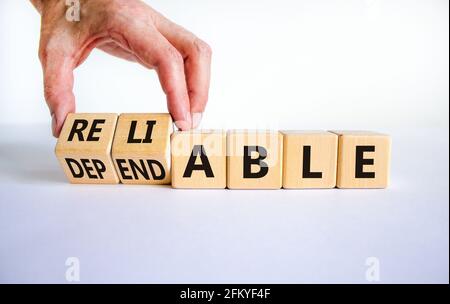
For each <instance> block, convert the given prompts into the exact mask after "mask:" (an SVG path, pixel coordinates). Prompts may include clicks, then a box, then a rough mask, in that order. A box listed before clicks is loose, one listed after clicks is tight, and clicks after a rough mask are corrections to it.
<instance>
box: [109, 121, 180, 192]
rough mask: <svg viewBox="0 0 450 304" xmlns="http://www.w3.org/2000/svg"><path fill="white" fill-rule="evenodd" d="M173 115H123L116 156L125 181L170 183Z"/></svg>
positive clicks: (115, 139)
mask: <svg viewBox="0 0 450 304" xmlns="http://www.w3.org/2000/svg"><path fill="white" fill-rule="evenodd" d="M172 131H173V126H172V118H171V116H170V115H169V114H166V113H163V114H150V113H149V114H121V115H120V116H119V119H118V122H117V128H116V133H115V136H114V142H113V147H112V158H113V161H114V165H115V167H116V170H117V174H118V175H119V178H120V180H121V182H122V183H124V184H143V185H161V184H169V183H170V179H171V178H170V135H171V134H172Z"/></svg>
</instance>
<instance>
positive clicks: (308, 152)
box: [281, 131, 338, 189]
mask: <svg viewBox="0 0 450 304" xmlns="http://www.w3.org/2000/svg"><path fill="white" fill-rule="evenodd" d="M281 133H282V134H283V142H284V146H283V188H285V189H303V188H334V187H336V166H337V150H338V136H337V135H336V134H334V133H330V132H325V131H282V132H281Z"/></svg>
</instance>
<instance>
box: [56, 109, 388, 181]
mask: <svg viewBox="0 0 450 304" xmlns="http://www.w3.org/2000/svg"><path fill="white" fill-rule="evenodd" d="M390 149H391V140H390V137H389V136H387V135H383V134H379V133H373V132H355V131H333V132H326V131H280V132H278V131H256V130H255V131H249V130H232V131H228V132H225V131H221V130H198V131H196V130H194V131H188V132H173V126H172V119H171V117H170V115H169V114H122V115H120V116H119V115H117V114H70V115H69V116H68V117H67V119H66V122H65V124H64V127H63V129H62V131H61V135H60V137H59V139H58V143H57V145H56V155H57V157H58V159H59V161H60V163H61V165H62V167H63V169H64V171H65V173H66V175H67V177H68V179H69V180H70V182H72V183H94V184H113V183H119V181H120V182H122V183H124V184H169V183H170V182H171V183H172V186H173V187H174V188H226V187H228V188H230V189H280V188H281V187H283V188H286V189H301V188H334V187H336V186H337V187H339V188H385V187H387V186H388V182H389V166H390Z"/></svg>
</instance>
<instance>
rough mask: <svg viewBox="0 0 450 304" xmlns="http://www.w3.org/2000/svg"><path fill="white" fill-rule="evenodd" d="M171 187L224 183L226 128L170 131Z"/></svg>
mask: <svg viewBox="0 0 450 304" xmlns="http://www.w3.org/2000/svg"><path fill="white" fill-rule="evenodd" d="M171 146H172V152H171V153H172V187H174V188H203V189H213V188H216V189H220V188H222V189H223V188H225V187H226V183H227V182H226V176H227V175H226V149H227V147H226V132H225V131H222V130H200V131H197V130H193V131H184V132H175V133H174V134H172V145H171Z"/></svg>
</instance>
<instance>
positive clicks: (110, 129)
mask: <svg viewBox="0 0 450 304" xmlns="http://www.w3.org/2000/svg"><path fill="white" fill-rule="evenodd" d="M116 123H117V114H100V113H99V114H69V115H68V116H67V118H66V121H65V123H64V126H63V128H62V130H61V134H60V136H59V139H58V142H57V144H56V148H55V153H56V156H57V158H58V160H59V162H60V164H61V166H62V167H63V170H64V173H65V174H66V176H67V178H68V179H69V181H70V182H71V183H74V184H117V183H118V182H119V179H118V177H117V174H116V171H115V169H114V165H113V162H112V159H111V145H112V142H113V137H114V130H115V129H116Z"/></svg>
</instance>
